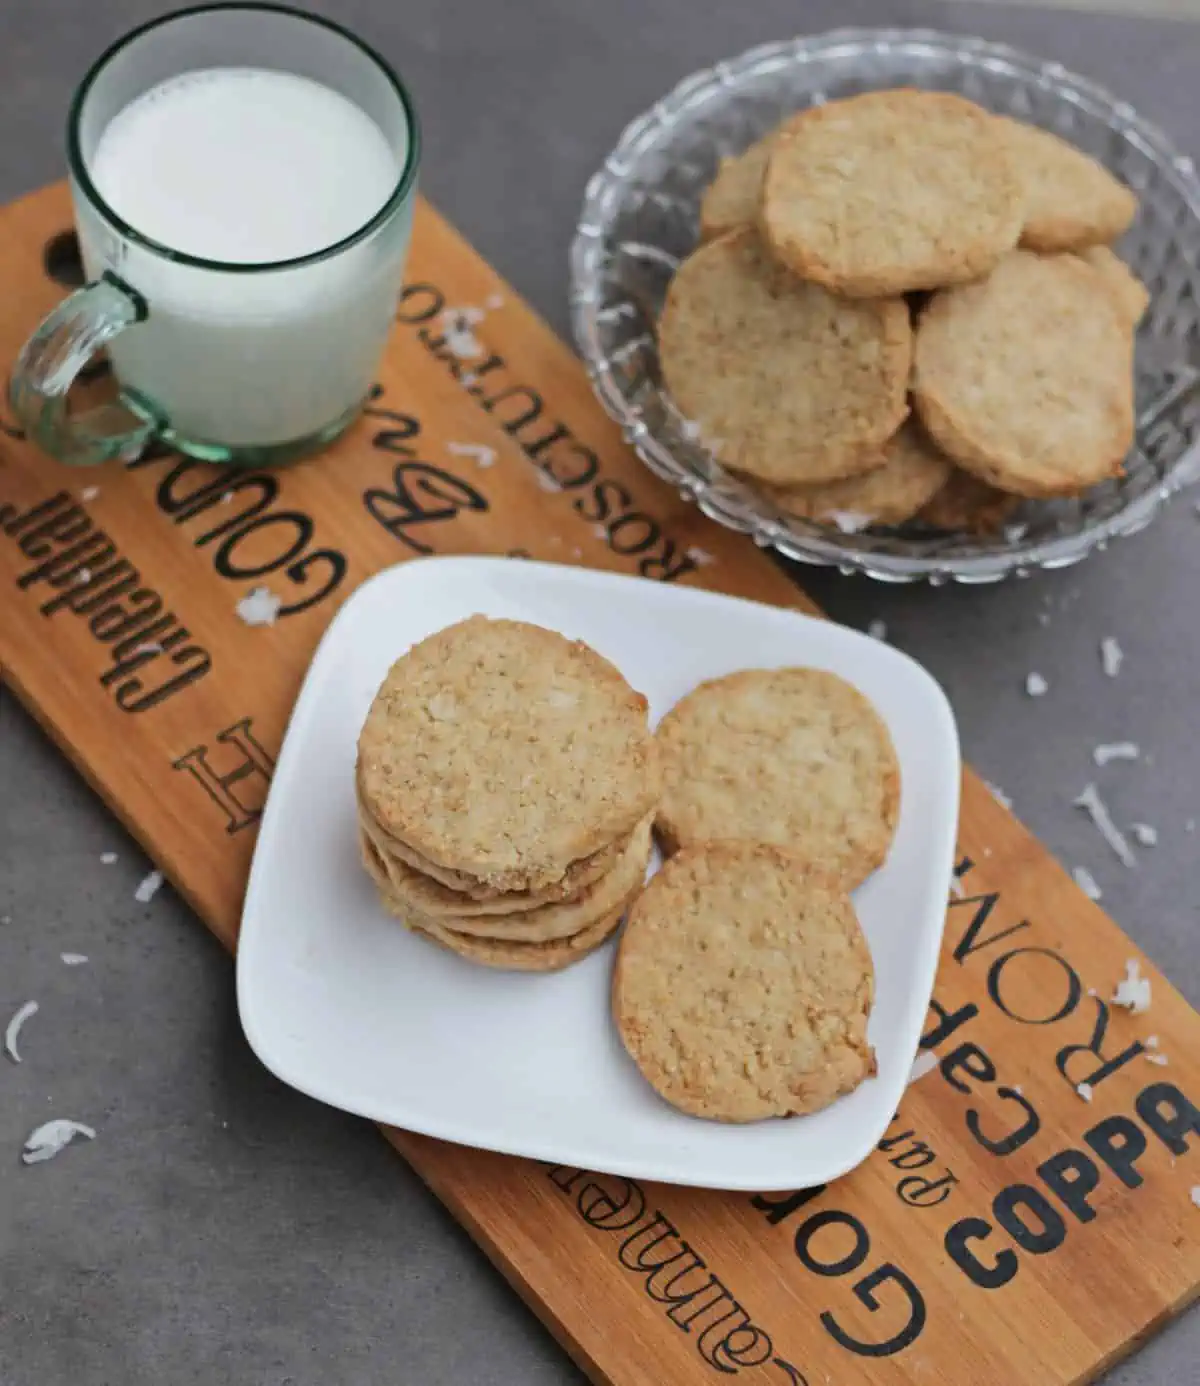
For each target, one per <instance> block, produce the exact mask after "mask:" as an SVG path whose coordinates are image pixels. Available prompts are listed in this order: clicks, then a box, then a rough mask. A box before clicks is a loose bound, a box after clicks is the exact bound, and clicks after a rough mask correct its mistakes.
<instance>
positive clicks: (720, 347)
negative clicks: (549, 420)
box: [659, 227, 912, 484]
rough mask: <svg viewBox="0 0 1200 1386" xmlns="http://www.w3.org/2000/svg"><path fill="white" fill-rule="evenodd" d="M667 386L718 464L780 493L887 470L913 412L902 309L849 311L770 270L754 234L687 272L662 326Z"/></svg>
mask: <svg viewBox="0 0 1200 1386" xmlns="http://www.w3.org/2000/svg"><path fill="white" fill-rule="evenodd" d="M659 357H660V360H661V363H662V371H663V377H664V379H665V380H666V384H667V388H668V389H669V390H670V392H671V395H672V396H673V398H674V400H675V403H676V404H677V405H678V407H679V408H680V410H682V412H683V413H684V414H685V415H686V416H687V417H688V418H689V419H692V420H694V421H695V423H696V424H697V425H698V426H699V428H700V432H701V434H702V436H704V437H706V438H709V439H712V440H714V441H713V442H712V443H711V444H710V446H711V447H712V448H713V450H714V451H715V452H716V454H717V456H718V457H719V458H720V460H721V461H722V462H725V463H727V464H728V465H729V466H730V467H734V468H736V469H737V470H738V471H742V472H746V473H748V474H749V475H750V476H753V477H757V478H760V479H761V480H764V481H773V482H777V483H781V484H789V483H790V484H795V483H798V482H818V481H836V480H838V479H839V478H841V477H846V476H855V475H857V474H859V473H861V472H867V471H871V470H872V469H873V468H875V467H877V466H879V449H880V448H881V447H882V446H883V444H884V443H885V442H887V440H888V439H889V438H890V437H891V436H892V434H893V433H895V431H896V430H897V429H898V428H899V427H900V424H901V423H902V422H903V421H904V418H905V416H906V415H907V413H908V403H907V398H906V390H907V385H908V376H909V369H910V365H911V361H912V326H911V324H910V321H909V315H908V308H907V305H906V304H905V303H904V301H903V300H902V299H891V300H881V301H875V302H871V303H851V302H848V301H846V300H845V299H838V298H835V297H834V296H833V295H831V294H828V293H826V292H825V290H824V289H822V288H820V287H819V286H818V285H816V284H805V283H803V282H801V281H800V280H798V279H795V278H793V277H792V276H791V275H789V274H788V273H787V272H786V271H785V270H782V269H780V268H779V267H778V266H777V265H775V264H773V263H772V261H771V259H770V257H769V256H768V254H767V253H766V251H765V249H764V248H763V246H762V243H761V241H760V240H759V237H758V235H757V234H756V232H755V231H754V230H753V228H751V227H743V228H742V229H741V230H738V231H731V232H729V233H728V234H727V235H724V236H720V237H718V238H717V239H716V240H715V241H710V242H708V244H707V245H703V246H701V247H700V249H699V250H697V251H696V252H695V253H694V254H693V255H691V256H690V257H689V258H688V259H687V260H685V261H684V262H683V264H682V265H680V267H679V269H678V271H677V272H676V274H675V277H674V279H673V280H672V281H671V285H670V288H669V289H668V291H667V301H666V306H665V307H664V309H663V315H662V319H661V321H660V323H659Z"/></svg>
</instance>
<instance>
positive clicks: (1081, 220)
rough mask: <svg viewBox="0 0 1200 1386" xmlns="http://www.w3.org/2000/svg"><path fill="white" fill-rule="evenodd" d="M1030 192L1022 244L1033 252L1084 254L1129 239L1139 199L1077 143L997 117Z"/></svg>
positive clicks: (1033, 126) (1026, 191)
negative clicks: (1126, 235) (1090, 248)
mask: <svg viewBox="0 0 1200 1386" xmlns="http://www.w3.org/2000/svg"><path fill="white" fill-rule="evenodd" d="M994 119H995V121H996V123H997V125H998V126H999V127H1000V129H1001V131H1002V132H1003V134H1004V137H1005V139H1006V140H1007V142H1008V147H1009V150H1010V152H1011V155H1012V159H1013V162H1014V164H1015V165H1016V168H1017V172H1018V173H1019V175H1020V178H1021V182H1022V183H1023V185H1024V188H1025V220H1024V226H1023V227H1022V230H1021V244H1022V245H1023V246H1028V247H1029V249H1031V250H1082V249H1084V248H1085V247H1086V246H1090V245H1107V244H1108V243H1109V242H1110V241H1115V240H1116V239H1117V237H1118V236H1121V235H1123V234H1124V233H1125V232H1126V231H1127V230H1128V229H1129V225H1130V223H1131V222H1132V221H1133V219H1134V217H1135V216H1136V215H1137V198H1136V197H1135V196H1134V195H1133V193H1132V192H1130V190H1129V189H1128V188H1127V187H1126V186H1125V184H1124V183H1122V182H1120V181H1119V180H1118V179H1116V178H1114V177H1113V175H1112V174H1111V173H1109V171H1108V169H1106V168H1105V167H1104V166H1103V165H1102V164H1098V163H1097V162H1096V160H1095V159H1092V158H1089V157H1088V155H1086V154H1085V153H1084V152H1083V151H1082V150H1081V149H1076V148H1075V146H1074V145H1073V144H1068V143H1067V141H1066V140H1064V139H1060V138H1059V136H1058V135H1052V134H1051V133H1050V132H1049V131H1048V130H1039V129H1038V127H1037V126H1036V125H1026V124H1025V123H1024V122H1023V121H1020V120H1010V119H1009V118H1008V117H1007V116H996V117H994Z"/></svg>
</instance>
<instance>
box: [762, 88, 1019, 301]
mask: <svg viewBox="0 0 1200 1386" xmlns="http://www.w3.org/2000/svg"><path fill="white" fill-rule="evenodd" d="M1023 208H1024V192H1023V188H1022V185H1021V181H1020V179H1019V177H1018V175H1017V172H1016V169H1015V167H1014V165H1013V160H1012V158H1011V156H1010V154H1009V149H1008V141H1007V139H1006V137H1005V133H1004V131H1003V130H1002V128H1001V127H1000V126H999V125H998V124H997V123H996V121H995V120H994V119H993V117H991V116H990V115H988V113H987V112H986V111H984V110H982V109H981V108H980V107H978V106H976V105H975V104H974V103H973V102H970V101H967V100H966V99H965V98H963V97H961V96H954V95H951V94H949V93H946V92H928V91H913V90H898V91H880V92H868V93H866V94H864V95H862V96H852V97H849V98H847V99H845V100H841V101H830V102H827V103H826V104H825V105H823V106H817V107H814V108H813V109H812V110H809V111H805V112H803V113H802V115H800V116H799V117H797V118H796V119H795V120H793V121H792V123H791V124H790V126H789V128H788V129H787V130H786V131H785V132H784V133H783V134H782V135H781V136H780V138H779V140H778V141H777V142H776V143H775V144H774V145H773V147H772V149H771V151H770V156H769V158H768V161H767V172H766V176H765V178H764V180H763V186H762V201H761V209H760V213H759V224H760V226H761V228H762V230H763V234H764V235H765V236H766V239H767V241H768V243H769V244H770V247H771V250H772V252H773V253H774V254H775V255H776V256H777V257H778V259H780V260H781V261H782V262H783V263H784V264H785V265H788V266H790V267H791V268H792V269H793V270H795V272H796V273H797V274H799V275H801V276H802V277H803V278H805V279H811V280H814V281H815V282H816V283H818V284H823V285H824V286H825V287H826V288H827V289H831V290H833V291H834V292H835V293H839V294H847V295H850V296H852V297H856V298H864V297H865V298H879V297H882V296H885V295H893V294H903V293H909V292H912V291H914V290H918V289H937V288H942V287H944V286H945V285H947V284H962V283H966V282H968V281H970V280H972V279H977V278H979V276H980V275H982V274H986V273H987V272H988V271H989V270H990V269H991V268H992V267H993V266H994V265H995V264H996V262H997V261H998V260H999V259H1000V257H1001V256H1002V255H1003V254H1004V253H1005V251H1008V250H1011V249H1012V247H1013V246H1014V245H1016V243H1017V237H1018V235H1019V234H1020V231H1021V225H1022V218H1023Z"/></svg>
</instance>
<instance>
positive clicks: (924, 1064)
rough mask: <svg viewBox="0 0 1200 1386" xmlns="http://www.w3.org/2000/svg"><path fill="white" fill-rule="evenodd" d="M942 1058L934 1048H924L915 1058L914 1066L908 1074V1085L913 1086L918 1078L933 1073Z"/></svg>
mask: <svg viewBox="0 0 1200 1386" xmlns="http://www.w3.org/2000/svg"><path fill="white" fill-rule="evenodd" d="M939 1062H940V1060H939V1059H938V1056H937V1055H936V1054H935V1053H934V1052H933V1050H932V1049H922V1050H920V1051H919V1053H918V1054H917V1057H916V1058H915V1059H914V1060H913V1066H912V1069H911V1071H910V1072H909V1075H908V1085H909V1086H910V1087H911V1086H912V1084H913V1083H915V1082H916V1081H917V1080H918V1079H920V1078H924V1077H925V1075H926V1074H927V1073H932V1072H933V1070H934V1069H935V1068H937V1066H938V1063H939Z"/></svg>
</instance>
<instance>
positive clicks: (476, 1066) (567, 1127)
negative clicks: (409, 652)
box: [237, 558, 959, 1189]
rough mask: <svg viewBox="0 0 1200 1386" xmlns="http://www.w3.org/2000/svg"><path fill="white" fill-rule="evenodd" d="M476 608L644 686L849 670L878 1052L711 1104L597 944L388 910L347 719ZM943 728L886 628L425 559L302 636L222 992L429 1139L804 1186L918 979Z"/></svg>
mask: <svg viewBox="0 0 1200 1386" xmlns="http://www.w3.org/2000/svg"><path fill="white" fill-rule="evenodd" d="M475 612H483V613H485V614H486V615H488V616H508V617H513V618H516V619H520V620H526V621H533V622H536V623H537V624H539V625H543V626H548V627H551V628H552V629H554V630H558V631H561V632H562V633H563V634H564V635H567V636H569V637H571V638H578V639H582V640H586V641H587V642H588V643H589V644H590V645H592V646H594V647H595V648H596V649H597V650H599V651H600V653H601V654H604V655H606V656H607V657H608V658H609V659H611V660H612V661H613V663H615V664H616V665H617V667H618V668H620V669H621V670H622V671H623V672H624V674H625V675H626V677H627V678H628V679H629V681H630V682H631V683H632V684H633V686H634V687H635V688H638V689H640V690H641V691H642V692H644V693H645V694H646V696H647V697H648V698H649V699H650V710H651V718H652V720H654V721H657V720H658V718H660V717H661V716H662V715H663V713H664V712H666V711H667V709H668V708H669V707H670V706H671V705H672V704H673V703H674V702H676V700H677V699H679V698H680V697H682V695H683V694H684V693H687V692H688V691H689V690H690V689H692V688H694V687H695V685H696V684H698V683H699V682H700V681H701V680H702V679H708V678H713V677H715V676H717V675H720V674H725V673H728V672H730V671H732V670H735V669H745V668H755V667H768V666H781V665H795V664H806V665H814V666H816V667H818V668H822V669H829V670H832V671H834V672H835V673H838V674H840V675H842V676H843V677H844V678H846V679H848V680H850V681H851V682H852V683H854V684H856V685H857V686H858V687H859V688H860V689H862V691H863V692H864V693H865V694H866V695H867V696H868V697H869V698H870V699H871V700H872V702H873V703H874V704H875V706H876V707H877V708H878V709H879V711H880V713H881V714H882V716H883V717H884V718H885V719H886V721H887V724H888V727H889V729H890V731H891V734H892V738H893V740H894V741H895V745H896V751H897V754H898V756H899V759H900V769H901V780H902V787H901V803H900V823H899V828H898V830H897V833H896V839H895V842H894V844H893V846H892V851H891V855H890V857H889V858H888V861H887V863H886V865H885V866H884V867H883V869H882V870H880V871H878V872H877V873H876V874H875V875H874V876H873V877H872V878H871V880H869V881H868V882H867V883H866V884H865V885H864V886H863V887H862V888H861V889H860V890H859V891H857V892H856V895H855V903H856V905H857V907H858V912H859V917H860V918H861V920H862V924H863V928H864V929H865V931H866V934H867V938H868V940H869V942H870V945H871V952H872V955H873V956H874V960H875V973H876V1002H875V1009H874V1011H873V1013H872V1015H871V1020H870V1028H869V1035H870V1039H871V1042H872V1044H873V1045H874V1046H875V1050H876V1054H877V1056H878V1060H879V1073H878V1076H877V1077H875V1078H874V1079H870V1080H868V1081H867V1082H865V1083H863V1084H862V1085H861V1086H860V1087H859V1088H858V1089H857V1090H856V1091H855V1092H853V1093H851V1094H850V1095H849V1096H848V1097H843V1098H841V1099H840V1100H839V1101H837V1102H836V1103H834V1104H833V1105H832V1106H831V1107H829V1108H827V1109H826V1110H825V1111H823V1112H818V1113H817V1114H815V1115H813V1116H807V1117H803V1118H800V1119H796V1120H792V1121H766V1122H760V1123H757V1124H754V1125H750V1126H724V1125H719V1124H717V1123H714V1122H706V1121H700V1120H697V1119H695V1118H692V1117H688V1116H684V1115H682V1114H681V1113H679V1112H676V1111H674V1110H673V1109H672V1108H670V1107H668V1106H667V1105H666V1103H664V1102H663V1101H662V1100H661V1099H660V1098H659V1097H658V1096H657V1094H656V1093H655V1092H654V1091H653V1090H652V1089H651V1088H650V1087H649V1086H648V1085H647V1084H646V1083H645V1082H644V1081H643V1080H642V1078H641V1075H640V1074H639V1073H638V1071H637V1069H636V1068H635V1067H634V1065H633V1063H632V1061H631V1060H630V1059H629V1058H628V1057H627V1055H626V1054H625V1051H624V1049H623V1048H622V1046H621V1042H620V1040H619V1039H618V1037H617V1034H616V1031H615V1029H614V1028H613V1025H612V1023H611V1021H610V1018H609V1009H608V1005H609V974H610V971H611V967H612V960H613V945H612V944H609V945H608V946H607V947H605V948H603V949H601V950H600V951H599V952H597V953H595V954H593V955H592V956H591V957H589V958H587V959H586V960H584V961H583V962H581V963H577V964H576V965H574V966H573V967H570V968H568V969H567V970H566V971H564V972H560V973H555V974H551V975H547V976H537V975H527V974H521V973H512V972H498V971H494V970H492V969H489V968H484V967H479V966H476V965H473V964H471V963H468V962H464V961H462V960H460V959H458V958H456V957H454V956H453V955H452V954H450V953H447V952H444V951H443V950H442V949H440V948H437V947H435V946H433V945H431V944H429V943H427V942H425V941H424V940H423V939H420V938H418V937H416V936H414V935H412V934H410V933H408V932H407V931H406V930H405V929H403V928H402V927H400V926H399V925H398V924H397V922H396V921H395V920H394V919H392V918H390V917H389V916H388V915H387V914H386V913H385V912H384V910H383V909H382V907H381V906H380V905H379V904H378V903H377V901H376V898H375V892H374V888H373V886H372V884H371V882H370V880H369V879H368V877H367V875H366V873H365V871H364V870H363V869H362V867H361V866H360V864H359V857H358V847H357V843H356V836H355V822H356V820H355V800H354V760H355V749H356V743H357V739H358V732H359V729H360V727H361V725H362V722H363V718H364V717H365V716H366V713H367V708H368V707H369V705H370V702H371V699H372V697H373V696H374V694H375V691H376V689H377V688H378V686H379V684H380V682H381V681H382V679H383V676H384V674H385V673H386V671H387V669H388V667H389V665H390V664H391V663H392V662H393V660H395V659H396V658H397V657H398V656H399V655H400V654H402V653H403V652H404V651H405V650H406V649H408V647H409V646H410V645H412V644H413V643H414V642H415V641H417V640H420V639H422V638H423V637H424V636H426V635H430V634H432V633H433V632H434V631H436V630H440V629H441V628H442V627H443V626H447V625H449V624H451V623H452V622H454V621H458V620H461V619H463V618H465V617H467V616H470V615H472V614H473V613H475ZM958 783H959V761H958V741H957V736H956V733H955V727H954V719H953V716H952V714H951V712H950V708H949V705H948V703H947V701H946V698H945V696H944V695H943V693H942V692H941V690H940V688H939V687H938V686H937V684H936V683H935V682H934V681H933V679H932V678H931V677H930V676H929V675H928V674H927V673H926V672H925V671H924V670H923V669H922V668H921V667H920V666H919V665H917V664H916V663H914V662H913V661H912V660H911V659H909V658H908V657H907V656H906V655H903V654H901V653H900V652H899V651H897V650H894V649H891V648H890V647H889V646H887V645H885V644H883V643H881V642H879V641H876V640H871V639H869V638H868V637H866V636H863V635H860V634H858V633H857V632H855V631H851V630H847V629H845V628H844V627H841V626H837V625H834V624H833V622H832V621H822V620H816V619H813V618H810V617H806V616H801V615H799V614H797V613H796V612H792V611H785V610H780V609H779V608H776V607H770V606H763V605H760V604H758V603H756V602H748V601H740V600H737V599H735V598H732V597H724V596H717V595H714V594H712V593H708V592H701V591H696V590H694V589H691V588H686V587H673V586H668V585H666V584H661V583H657V582H650V581H647V580H645V579H641V578H628V577H615V576H612V575H609V574H603V573H594V572H587V571H585V570H583V569H579V568H564V567H555V566H553V565H550V564H544V563H533V562H525V561H513V560H511V559H493V558H430V559H417V560H413V561H411V562H408V563H405V564H403V565H401V566H400V567H396V568H392V569H390V570H388V571H387V572H383V573H380V574H379V575H378V576H377V577H374V578H372V579H371V580H370V581H369V582H367V583H365V584H364V585H363V586H362V587H360V588H359V589H358V591H357V592H356V593H355V594H354V595H353V596H352V597H351V598H350V600H349V601H348V602H347V603H346V605H345V606H343V607H342V609H341V611H340V612H339V614H338V615H337V617H336V618H335V620H334V622H333V624H332V625H331V626H330V628H329V630H328V632H327V633H326V635H325V638H324V639H323V640H322V642H321V645H320V648H319V649H318V650H317V653H316V657H315V658H314V660H313V663H312V668H311V669H310V670H309V673H308V677H307V679H306V681H305V683H304V687H303V689H302V690H301V693H300V697H299V699H298V701H297V703H296V708H295V711H294V712H293V714H292V720H291V723H290V725H289V727H288V731H287V736H286V738H285V741H284V745H283V749H282V751H281V753H280V756H279V763H278V766H277V767H276V770H275V776H274V781H273V784H272V787H271V792H270V796H269V798H268V802H267V805H266V810H265V812H264V814H263V819H262V823H261V826H260V829H259V837H258V848H257V851H256V853H255V857H254V865H253V868H252V870H251V873H250V884H249V888H248V890H247V893H246V904H245V911H244V914H243V918H242V933H241V941H240V946H239V950H238V960H237V985H238V1006H239V1009H240V1011H241V1017H242V1024H243V1026H244V1028H245V1031H246V1035H247V1038H248V1039H249V1041H250V1044H251V1046H252V1047H253V1049H254V1051H255V1053H256V1054H257V1055H258V1056H259V1058H260V1059H261V1060H262V1061H263V1063H264V1064H266V1066H267V1067H268V1068H269V1069H271V1070H272V1071H273V1072H274V1073H275V1074H277V1075H278V1076H279V1077H280V1078H282V1079H283V1080H284V1082H286V1083H290V1084H291V1085H292V1086H293V1087H295V1088H299V1089H300V1091H301V1092H305V1093H308V1094H309V1095H310V1096H312V1097H316V1098H319V1099H320V1100H321V1101H322V1102H328V1103H330V1104H332V1105H333V1106H335V1107H341V1108H344V1109H345V1110H346V1111H349V1112H355V1113H358V1114H359V1115H361V1116H365V1117H371V1118H373V1119H374V1120H376V1121H381V1122H386V1123H389V1124H391V1125H394V1126H400V1127H405V1128H407V1129H409V1130H412V1131H420V1132H423V1133H425V1134H426V1135H430V1136H437V1137H439V1138H441V1139H443V1140H449V1141H457V1142H460V1143H463V1144H466V1145H475V1146H483V1147H486V1148H488V1149H491V1150H499V1151H505V1152H507V1153H510V1154H514V1155H524V1156H529V1157H532V1158H535V1159H540V1160H548V1161H553V1162H555V1163H558V1164H567V1165H576V1166H580V1167H582V1168H585V1169H591V1170H597V1171H603V1172H607V1173H611V1174H623V1175H628V1176H631V1177H635V1178H643V1179H655V1180H664V1181H667V1182H671V1183H678V1184H699V1185H704V1186H708V1187H714V1188H727V1189H785V1188H803V1187H806V1186H809V1185H812V1184H818V1183H824V1182H826V1181H828V1180H830V1179H833V1178H836V1177H837V1176H838V1175H841V1174H844V1173H845V1172H846V1171H847V1170H849V1169H851V1168H853V1166H854V1165H856V1164H858V1163H859V1162H860V1161H861V1160H863V1159H864V1158H865V1157H866V1156H867V1155H868V1154H869V1153H870V1151H871V1150H872V1148H873V1147H874V1146H875V1145H876V1143H877V1142H878V1141H879V1139H880V1137H881V1136H882V1134H883V1131H884V1128H885V1127H886V1126H887V1124H888V1122H889V1121H890V1120H891V1118H892V1115H893V1113H894V1112H895V1110H896V1107H897V1104H898V1102H899V1100H900V1095H901V1093H902V1091H903V1089H904V1086H905V1082H906V1079H907V1077H908V1073H909V1069H910V1067H911V1065H912V1061H913V1057H914V1054H915V1052H916V1047H917V1041H918V1039H919V1037H920V1032H921V1026H922V1022H923V1020H924V1017H925V1010H926V1006H927V1003H928V1001H929V996H930V993H931V991H932V988H933V979H934V973H935V971H936V968H937V961H938V952H939V947H940V943H941V937H942V926H943V923H944V920H945V911H946V897H947V885H948V882H949V878H950V873H951V869H952V866H953V856H954V837H955V827H956V823H957V818H958Z"/></svg>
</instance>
